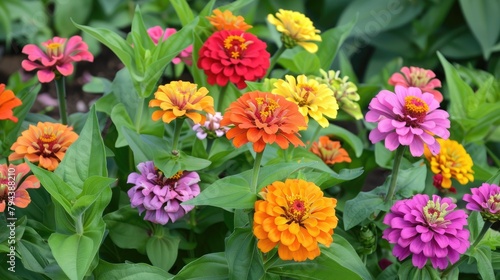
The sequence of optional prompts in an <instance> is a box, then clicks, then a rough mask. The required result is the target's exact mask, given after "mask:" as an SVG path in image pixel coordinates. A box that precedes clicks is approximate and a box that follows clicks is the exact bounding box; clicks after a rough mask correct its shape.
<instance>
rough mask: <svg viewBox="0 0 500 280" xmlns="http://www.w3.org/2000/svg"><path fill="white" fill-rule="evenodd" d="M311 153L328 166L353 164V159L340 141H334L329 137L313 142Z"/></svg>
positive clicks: (322, 137)
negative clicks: (345, 163) (343, 163)
mask: <svg viewBox="0 0 500 280" xmlns="http://www.w3.org/2000/svg"><path fill="white" fill-rule="evenodd" d="M311 152H313V153H314V154H315V155H317V156H318V157H320V158H321V160H323V162H324V163H326V164H335V163H340V162H351V158H350V157H349V154H348V153H347V151H346V150H345V149H343V148H342V147H341V146H340V142H339V141H332V140H330V138H329V137H328V136H321V137H319V141H318V142H313V143H312V146H311Z"/></svg>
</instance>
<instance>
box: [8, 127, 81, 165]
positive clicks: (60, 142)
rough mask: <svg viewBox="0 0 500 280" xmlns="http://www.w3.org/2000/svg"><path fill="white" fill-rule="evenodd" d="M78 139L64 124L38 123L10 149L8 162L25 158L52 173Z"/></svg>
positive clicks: (22, 134) (25, 132) (24, 133)
mask: <svg viewBox="0 0 500 280" xmlns="http://www.w3.org/2000/svg"><path fill="white" fill-rule="evenodd" d="M77 139H78V134H76V133H75V132H73V128H72V127H68V126H66V125H64V124H59V123H50V122H43V123H42V122H39V123H38V124H37V125H36V126H34V125H30V126H29V128H28V129H27V130H25V131H23V132H22V133H21V136H19V137H18V138H17V141H16V142H15V143H14V144H12V147H10V149H11V150H12V151H14V152H13V153H12V154H10V156H9V160H10V161H12V160H17V159H22V158H25V159H27V160H29V161H31V162H33V163H36V162H37V163H38V166H41V167H43V168H45V169H47V170H49V171H53V170H55V169H56V168H57V166H58V165H59V162H61V160H62V159H63V158H64V155H65V154H66V150H67V149H68V148H69V146H70V145H71V144H73V142H75V141H76V140H77Z"/></svg>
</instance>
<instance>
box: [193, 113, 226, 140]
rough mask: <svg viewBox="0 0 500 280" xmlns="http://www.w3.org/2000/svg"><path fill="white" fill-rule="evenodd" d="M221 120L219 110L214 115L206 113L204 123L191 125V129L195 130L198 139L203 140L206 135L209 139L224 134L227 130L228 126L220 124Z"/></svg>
mask: <svg viewBox="0 0 500 280" xmlns="http://www.w3.org/2000/svg"><path fill="white" fill-rule="evenodd" d="M221 121H222V114H221V113H220V112H216V113H215V115H212V114H210V113H207V119H206V120H205V123H203V124H201V123H199V124H195V125H193V130H194V131H196V137H198V139H200V140H203V139H205V138H207V136H208V138H210V139H215V138H218V137H222V136H224V135H225V134H226V132H227V131H228V130H229V127H227V126H221V125H220V122H221Z"/></svg>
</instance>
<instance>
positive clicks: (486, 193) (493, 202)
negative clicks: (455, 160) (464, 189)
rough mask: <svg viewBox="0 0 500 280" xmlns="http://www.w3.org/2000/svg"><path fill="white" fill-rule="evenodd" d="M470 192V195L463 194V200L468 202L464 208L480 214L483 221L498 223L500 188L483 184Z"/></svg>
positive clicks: (499, 217) (499, 218)
mask: <svg viewBox="0 0 500 280" xmlns="http://www.w3.org/2000/svg"><path fill="white" fill-rule="evenodd" d="M470 190H471V192H472V195H471V194H465V195H464V198H463V199H464V201H466V202H468V203H467V205H466V206H465V208H467V209H469V210H472V211H478V212H480V213H481V216H482V217H483V219H484V220H488V221H490V222H492V223H494V222H497V221H500V186H498V185H495V184H487V183H483V184H482V185H481V186H480V187H479V188H472V189H470Z"/></svg>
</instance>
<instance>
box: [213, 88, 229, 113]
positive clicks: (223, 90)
mask: <svg viewBox="0 0 500 280" xmlns="http://www.w3.org/2000/svg"><path fill="white" fill-rule="evenodd" d="M228 86H229V84H227V85H226V86H223V87H222V88H221V89H220V91H219V99H218V100H217V108H216V109H217V112H222V105H224V96H226V89H227V87H228Z"/></svg>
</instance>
